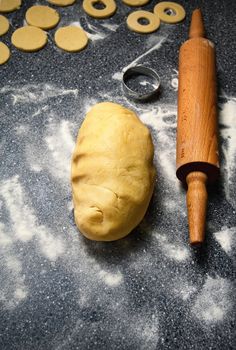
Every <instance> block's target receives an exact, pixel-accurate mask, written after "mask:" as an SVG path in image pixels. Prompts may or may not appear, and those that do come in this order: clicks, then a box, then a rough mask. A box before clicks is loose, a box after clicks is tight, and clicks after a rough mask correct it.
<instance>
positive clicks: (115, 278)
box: [99, 270, 123, 287]
mask: <svg viewBox="0 0 236 350" xmlns="http://www.w3.org/2000/svg"><path fill="white" fill-rule="evenodd" d="M99 276H100V277H101V278H102V280H103V281H104V282H105V283H106V284H107V285H108V286H109V287H116V286H118V285H119V284H121V283H122V281H123V276H122V274H121V273H120V272H117V273H110V272H107V271H104V270H101V271H100V272H99Z"/></svg>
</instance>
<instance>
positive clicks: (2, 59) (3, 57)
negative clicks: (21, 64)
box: [0, 42, 10, 64]
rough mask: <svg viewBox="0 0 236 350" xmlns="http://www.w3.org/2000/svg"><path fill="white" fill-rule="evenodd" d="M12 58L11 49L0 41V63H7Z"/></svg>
mask: <svg viewBox="0 0 236 350" xmlns="http://www.w3.org/2000/svg"><path fill="white" fill-rule="evenodd" d="M9 58H10V50H9V48H8V47H7V45H5V44H4V43H2V42H0V64H4V63H6V62H7V61H8V60H9Z"/></svg>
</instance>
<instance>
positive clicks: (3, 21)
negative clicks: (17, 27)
mask: <svg viewBox="0 0 236 350" xmlns="http://www.w3.org/2000/svg"><path fill="white" fill-rule="evenodd" d="M9 26H10V25H9V21H8V19H7V18H6V17H5V16H2V15H0V35H3V34H6V33H7V32H8V29H9Z"/></svg>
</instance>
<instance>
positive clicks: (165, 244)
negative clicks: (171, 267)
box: [152, 232, 191, 262]
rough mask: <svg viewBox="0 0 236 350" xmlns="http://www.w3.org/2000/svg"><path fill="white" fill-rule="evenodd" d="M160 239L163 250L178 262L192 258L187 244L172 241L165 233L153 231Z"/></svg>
mask: <svg viewBox="0 0 236 350" xmlns="http://www.w3.org/2000/svg"><path fill="white" fill-rule="evenodd" d="M152 234H153V236H154V237H155V238H156V240H157V241H158V245H159V247H160V250H161V252H162V253H163V254H164V255H165V256H166V257H168V258H170V259H173V260H175V261H177V262H184V261H186V260H188V259H190V257H191V255H190V251H189V249H188V248H187V246H184V245H180V243H170V242H169V241H168V238H167V237H166V236H165V235H164V234H160V233H156V232H153V233H152Z"/></svg>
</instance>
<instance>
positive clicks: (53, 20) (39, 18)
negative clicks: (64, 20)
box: [25, 5, 60, 29]
mask: <svg viewBox="0 0 236 350" xmlns="http://www.w3.org/2000/svg"><path fill="white" fill-rule="evenodd" d="M25 19H26V22H27V23H28V24H29V25H31V26H35V27H38V28H41V29H51V28H53V27H55V26H56V25H57V23H58V22H59V20H60V16H59V14H58V12H57V11H56V10H54V9H52V8H51V7H49V6H41V5H37V6H32V7H30V8H29V9H28V10H27V11H26V14H25Z"/></svg>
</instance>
